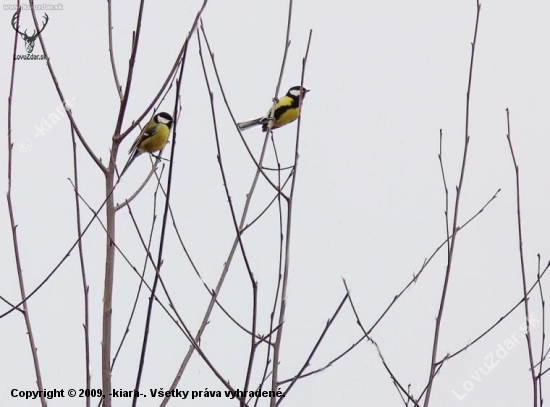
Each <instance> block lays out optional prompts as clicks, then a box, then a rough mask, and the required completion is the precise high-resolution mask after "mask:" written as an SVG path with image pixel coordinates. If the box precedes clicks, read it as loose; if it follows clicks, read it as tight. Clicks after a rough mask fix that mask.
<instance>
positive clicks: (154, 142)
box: [120, 112, 174, 177]
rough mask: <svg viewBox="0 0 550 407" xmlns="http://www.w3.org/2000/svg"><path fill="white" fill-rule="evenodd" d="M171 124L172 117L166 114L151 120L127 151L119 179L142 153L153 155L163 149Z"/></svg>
mask: <svg viewBox="0 0 550 407" xmlns="http://www.w3.org/2000/svg"><path fill="white" fill-rule="evenodd" d="M173 122H174V119H172V116H170V115H169V114H168V113H166V112H161V113H157V114H155V115H154V116H153V117H152V118H151V120H150V121H149V123H147V124H146V125H145V127H144V128H143V129H142V130H141V132H140V133H139V136H137V137H136V140H135V141H134V144H132V147H131V148H130V150H129V151H128V154H130V158H129V159H128V162H127V163H126V165H125V166H124V169H123V170H122V172H121V173H120V176H121V177H122V175H123V174H124V173H125V172H126V170H127V169H128V167H129V166H130V164H132V162H133V161H134V160H135V159H136V158H137V157H138V156H140V155H141V154H143V153H155V152H157V151H160V150H162V149H163V148H164V146H165V145H166V143H167V142H168V137H169V136H170V129H171V128H172V123H173Z"/></svg>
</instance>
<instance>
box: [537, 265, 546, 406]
mask: <svg viewBox="0 0 550 407" xmlns="http://www.w3.org/2000/svg"><path fill="white" fill-rule="evenodd" d="M537 260H538V264H537V285H538V286H539V294H540V303H541V307H542V341H541V342H542V343H541V345H540V361H539V373H538V375H537V380H538V386H539V406H542V405H543V398H542V377H541V376H542V364H543V363H544V358H545V355H544V344H545V341H546V312H545V310H546V302H545V301H544V294H543V290H542V283H541V281H540V279H541V277H542V276H541V273H540V254H539V255H538V256H537Z"/></svg>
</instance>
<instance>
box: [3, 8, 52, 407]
mask: <svg viewBox="0 0 550 407" xmlns="http://www.w3.org/2000/svg"><path fill="white" fill-rule="evenodd" d="M17 10H18V11H19V12H21V5H20V3H19V1H17ZM17 38H18V35H17V32H16V33H15V35H14V40H13V58H12V64H11V76H10V90H9V95H8V123H7V124H8V139H7V141H8V192H7V194H6V199H7V204H8V212H9V215H10V226H11V236H12V242H13V254H14V256H15V266H16V269H17V279H18V283H19V294H20V296H21V299H22V300H24V299H25V298H27V295H26V293H25V281H24V279H23V266H22V264H21V256H20V253H19V240H18V238H17V223H16V222H15V214H14V212H13V203H12V200H11V187H12V169H13V142H12V139H11V134H12V124H11V123H12V106H13V85H14V82H15V68H16V61H17V59H16V58H15V55H16V52H17ZM18 306H19V305H17V307H18ZM22 308H23V318H24V320H25V327H26V329H27V335H28V338H29V347H30V351H31V355H32V361H33V367H34V374H35V378H36V385H37V387H38V390H39V392H40V393H39V394H40V403H41V404H42V406H43V407H46V405H47V403H46V398H45V397H44V386H43V385H42V373H41V370H40V362H39V360H38V350H37V348H36V342H35V340H34V333H33V330H32V324H31V317H30V314H29V308H28V306H27V302H24V303H23V305H22Z"/></svg>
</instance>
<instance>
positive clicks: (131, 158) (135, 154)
mask: <svg viewBox="0 0 550 407" xmlns="http://www.w3.org/2000/svg"><path fill="white" fill-rule="evenodd" d="M140 154H141V153H140V152H139V151H138V150H136V151H134V153H133V154H132V155H131V156H130V158H129V159H128V162H127V163H126V165H125V166H124V169H123V170H122V172H121V173H120V175H119V178H122V176H123V175H124V173H125V172H126V170H127V169H128V167H129V166H130V164H132V163H133V162H134V160H135V159H136V158H137V156H138V155H140Z"/></svg>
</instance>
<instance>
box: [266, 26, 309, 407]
mask: <svg viewBox="0 0 550 407" xmlns="http://www.w3.org/2000/svg"><path fill="white" fill-rule="evenodd" d="M312 33H313V31H312V30H310V31H309V38H308V41H307V48H306V54H305V56H304V58H303V60H302V78H301V81H300V86H302V87H303V86H304V76H305V72H306V63H307V57H308V54H309V46H310V44H311V35H312ZM302 97H303V93H301V94H300V100H299V104H298V106H299V109H300V110H299V114H298V125H297V130H296V147H295V149H294V171H293V172H294V175H293V176H292V181H291V183H290V194H289V196H288V198H286V201H287V218H286V242H285V264H284V270H283V283H282V289H281V307H280V308H279V321H278V326H279V329H278V330H277V336H276V338H275V343H274V347H273V349H274V350H273V375H272V377H271V391H273V392H275V393H276V392H277V387H278V386H279V374H278V373H279V361H280V352H281V341H282V338H283V327H284V320H285V313H286V291H287V286H288V278H289V273H290V241H291V240H290V237H291V231H292V207H293V202H294V190H295V187H296V174H297V172H298V157H299V147H300V127H301V123H302ZM270 404H271V407H275V405H276V404H277V398H276V396H272V397H271V401H270Z"/></svg>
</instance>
